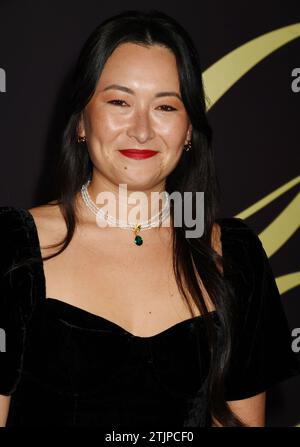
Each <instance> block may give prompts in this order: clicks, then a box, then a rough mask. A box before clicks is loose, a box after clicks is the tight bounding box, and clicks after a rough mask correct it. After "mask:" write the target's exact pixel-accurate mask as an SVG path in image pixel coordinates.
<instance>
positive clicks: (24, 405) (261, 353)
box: [0, 11, 299, 428]
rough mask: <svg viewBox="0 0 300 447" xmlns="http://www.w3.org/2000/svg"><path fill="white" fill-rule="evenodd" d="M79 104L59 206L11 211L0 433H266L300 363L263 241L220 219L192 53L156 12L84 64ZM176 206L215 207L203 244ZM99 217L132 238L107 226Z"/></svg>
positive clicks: (78, 76) (86, 54)
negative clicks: (131, 429) (69, 429)
mask: <svg viewBox="0 0 300 447" xmlns="http://www.w3.org/2000/svg"><path fill="white" fill-rule="evenodd" d="M70 99H71V100H70V115H69V120H68V122H67V125H66V128H65V132H64V137H63V145H62V154H61V159H60V164H59V171H58V177H57V179H58V182H59V183H58V184H59V197H58V198H57V200H54V201H52V202H49V203H47V204H45V205H43V206H39V207H35V208H32V209H30V210H26V209H23V208H15V207H2V208H1V213H0V225H1V233H0V234H1V238H2V241H1V246H2V247H4V248H3V249H2V254H1V275H2V276H1V296H0V298H1V302H0V304H1V317H0V318H1V320H0V327H2V328H4V329H5V333H6V352H5V353H4V354H2V355H1V358H0V361H1V369H0V371H1V372H0V394H1V395H2V396H1V412H2V424H3V425H5V424H6V425H7V426H28V425H33V426H46V425H50V426H58V425H68V426H81V425H88V426H106V427H109V426H111V427H112V426H113V427H115V428H118V427H123V426H135V427H148V428H149V427H151V426H155V424H160V426H164V427H165V428H167V427H170V426H171V425H173V427H174V426H175V427H187V426H194V427H204V426H211V425H214V426H247V425H248V426H263V425H264V413H265V392H266V389H267V388H268V387H270V386H271V385H273V384H275V383H277V382H279V381H281V380H284V379H287V378H288V377H290V376H292V375H295V374H297V373H299V365H298V364H297V362H296V359H295V358H294V356H293V353H292V351H291V346H290V342H291V340H290V334H289V329H288V325H287V321H286V318H285V315H284V312H283V309H282V305H281V299H280V296H279V292H278V289H277V287H276V283H275V280H274V277H273V274H272V270H271V268H270V265H269V263H268V259H267V256H266V253H265V251H264V249H263V247H262V245H261V243H260V241H259V239H258V237H257V236H256V234H255V233H254V232H253V231H252V230H251V229H250V227H248V226H247V225H246V224H245V223H244V222H243V221H242V220H241V219H237V218H219V219H217V212H218V206H219V188H218V183H217V178H216V173H215V166H214V161H213V154H212V148H211V128H210V126H209V124H208V120H207V116H206V111H205V96H204V92H203V86H202V81H201V69H200V62H199V58H198V54H197V51H196V49H195V47H194V45H193V43H192V41H191V39H190V37H189V36H188V34H187V33H186V31H185V30H184V29H183V28H182V27H181V26H180V25H179V24H178V23H176V22H175V21H174V20H173V19H171V18H170V17H168V16H167V15H165V14H163V13H160V12H157V11H152V12H148V13H145V12H139V11H125V12H124V13H122V14H119V15H117V16H115V17H112V18H110V19H109V20H107V21H105V22H103V23H102V24H101V25H100V26H99V27H98V28H97V29H96V30H95V31H94V32H93V34H92V35H91V36H90V38H89V39H88V41H87V43H86V44H85V46H84V48H83V50H82V52H81V54H80V57H79V60H78V65H77V69H76V72H75V76H74V82H73V86H72V95H71V98H70ZM130 149H131V150H132V149H135V150H136V151H139V152H136V153H134V151H130ZM146 149H147V150H150V151H152V152H148V153H142V152H141V151H142V150H146ZM122 151H123V152H122ZM149 154H150V155H152V156H151V157H149V156H148V155H149ZM145 155H146V156H147V157H146V156H145ZM120 185H123V186H124V185H126V187H127V191H128V192H130V193H134V192H140V193H143V194H144V196H143V197H144V199H143V200H141V206H140V211H141V212H145V211H147V212H149V214H148V216H150V218H152V219H153V222H154V223H155V225H152V226H151V221H150V224H149V222H148V226H147V225H146V224H147V221H148V220H149V219H150V218H149V219H148V218H147V219H145V220H146V224H145V225H142V226H141V227H137V226H135V224H138V223H140V221H139V220H138V219H135V218H134V217H132V211H133V208H134V207H133V205H132V202H131V203H129V201H128V200H127V197H126V194H125V192H126V190H125V188H124V187H123V189H119V186H120ZM174 191H177V192H179V195H180V197H183V195H184V194H183V193H184V192H187V191H190V192H192V193H193V195H192V202H193V204H194V205H195V200H196V199H195V192H197V191H204V193H205V201H204V210H203V211H204V233H203V234H202V236H201V237H189V238H188V237H186V230H187V225H186V222H185V221H184V220H183V223H182V225H181V226H176V225H174V216H175V213H174V210H175V207H174V204H173V203H172V201H170V200H168V198H169V197H170V194H172V193H173V192H174ZM153 192H157V193H161V194H162V200H161V201H160V202H159V203H156V204H155V205H154V208H153V207H150V206H149V204H150V196H151V193H153ZM165 192H167V193H168V194H166V193H165ZM101 193H109V194H110V197H112V198H113V201H112V202H114V200H115V202H114V203H116V204H117V205H121V206H124V207H125V210H126V213H125V217H126V218H127V219H126V221H127V222H128V225H129V227H126V226H125V227H123V226H122V225H123V224H120V222H121V221H122V220H123V219H121V218H120V213H119V212H118V211H116V209H114V208H113V207H112V209H110V211H109V212H107V210H106V212H105V209H104V207H103V208H102V207H101V206H99V205H97V204H98V203H99V201H98V197H99V196H98V194H101ZM103 204H104V203H103V202H102V205H103ZM183 206H184V204H183V202H182V207H183ZM99 209H101V210H102V211H103V212H104V216H103V215H102V222H103V223H105V222H107V223H108V222H112V223H114V222H115V223H116V225H106V226H100V224H99V215H100V212H99ZM105 217H106V218H105ZM100 220H101V219H100ZM141 220H143V219H141ZM153 222H152V223H153ZM166 222H168V223H169V225H164V223H166ZM121 223H122V222H121ZM146 229H147V230H148V231H144V230H146ZM132 230H134V232H133V231H132ZM156 426H157V425H156Z"/></svg>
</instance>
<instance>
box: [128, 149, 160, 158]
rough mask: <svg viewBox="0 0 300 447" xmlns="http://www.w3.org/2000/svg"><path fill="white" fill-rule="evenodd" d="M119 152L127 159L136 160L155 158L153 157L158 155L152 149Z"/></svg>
mask: <svg viewBox="0 0 300 447" xmlns="http://www.w3.org/2000/svg"><path fill="white" fill-rule="evenodd" d="M119 152H121V154H123V155H125V157H129V158H134V159H136V160H142V159H144V158H149V157H153V155H155V154H157V153H158V152H157V151H153V150H151V149H121V150H120V151H119Z"/></svg>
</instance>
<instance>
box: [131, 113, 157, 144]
mask: <svg viewBox="0 0 300 447" xmlns="http://www.w3.org/2000/svg"><path fill="white" fill-rule="evenodd" d="M154 135H155V132H154V130H153V127H152V123H151V118H150V116H149V112H148V110H147V109H146V108H144V109H139V110H136V111H135V113H134V114H133V116H132V121H131V124H130V126H129V128H128V136H129V137H131V138H135V139H136V140H137V141H138V142H139V143H141V144H143V143H146V142H147V141H148V140H151V139H152V138H154Z"/></svg>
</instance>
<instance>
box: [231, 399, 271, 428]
mask: <svg viewBox="0 0 300 447" xmlns="http://www.w3.org/2000/svg"><path fill="white" fill-rule="evenodd" d="M227 404H228V405H229V407H230V409H231V411H233V413H234V414H235V415H236V416H237V417H238V418H239V419H240V420H241V421H242V422H243V423H244V424H246V425H247V426H249V427H264V426H265V409H266V392H265V391H264V392H262V393H259V394H256V395H255V396H251V397H248V398H247V399H242V400H233V401H228V402H227Z"/></svg>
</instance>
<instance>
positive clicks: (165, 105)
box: [159, 104, 177, 112]
mask: <svg viewBox="0 0 300 447" xmlns="http://www.w3.org/2000/svg"><path fill="white" fill-rule="evenodd" d="M159 107H169V109H171V110H165V112H172V111H173V110H177V109H175V108H174V107H172V106H168V105H167V104H163V105H162V106H159Z"/></svg>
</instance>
